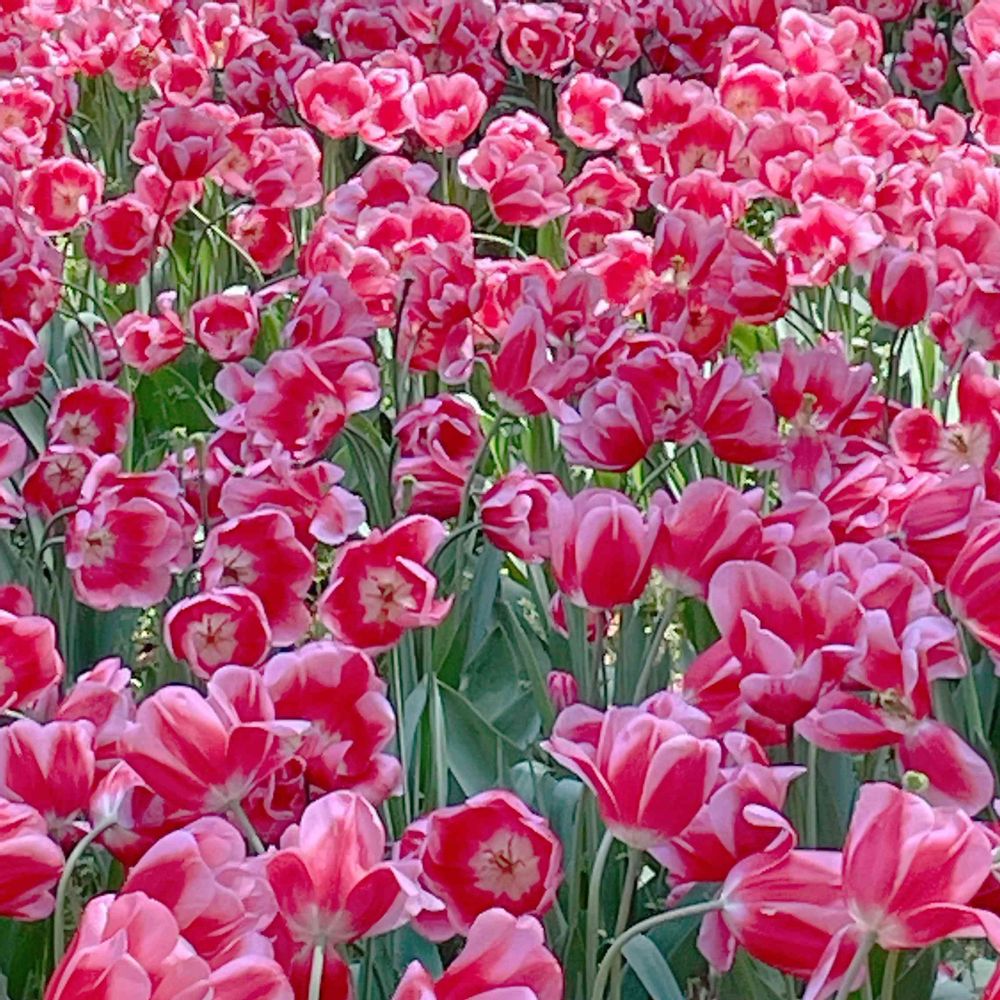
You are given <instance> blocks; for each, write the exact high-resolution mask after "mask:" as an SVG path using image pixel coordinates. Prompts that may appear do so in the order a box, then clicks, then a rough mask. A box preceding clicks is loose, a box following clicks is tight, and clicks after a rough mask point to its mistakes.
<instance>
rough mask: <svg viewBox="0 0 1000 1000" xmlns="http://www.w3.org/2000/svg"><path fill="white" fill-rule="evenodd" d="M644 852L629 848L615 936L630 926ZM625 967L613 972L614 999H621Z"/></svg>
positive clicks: (616, 967) (618, 966)
mask: <svg viewBox="0 0 1000 1000" xmlns="http://www.w3.org/2000/svg"><path fill="white" fill-rule="evenodd" d="M642 854H643V852H642V851H640V850H639V849H638V848H637V847H630V848H629V849H628V864H627V866H626V868H625V884H624V885H623V886H622V898H621V900H620V901H619V903H618V919H617V920H616V921H615V937H616V938H618V937H621V935H622V934H624V933H625V928H626V927H628V920H629V917H630V916H631V915H632V900H633V898H634V897H635V888H636V880H637V879H638V878H639V872H640V871H641V870H642ZM623 978H624V969H623V968H622V965H621V963H618V964H616V965H615V967H614V970H613V971H612V974H611V996H612V998H613V1000H621V995H622V979H623Z"/></svg>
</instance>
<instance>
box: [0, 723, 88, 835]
mask: <svg viewBox="0 0 1000 1000" xmlns="http://www.w3.org/2000/svg"><path fill="white" fill-rule="evenodd" d="M95 779H96V761H95V758H94V727H93V726H92V725H91V724H90V723H88V722H49V723H46V724H45V725H40V724H39V723H37V722H35V721H33V720H31V719H18V720H17V721H16V722H12V723H11V724H10V725H9V726H7V727H6V728H4V729H0V796H3V797H5V798H7V799H9V800H11V801H12V802H24V803H26V804H27V805H29V806H32V807H33V808H35V809H36V810H38V812H39V813H40V814H41V815H42V817H43V818H44V819H45V822H46V823H47V824H48V827H49V830H50V832H51V834H52V836H53V837H54V838H55V839H56V840H59V841H60V842H63V843H66V844H72V843H73V842H74V841H75V840H77V839H78V837H79V833H80V828H81V826H82V827H83V828H84V829H85V828H86V827H85V823H84V822H81V821H85V817H86V813H87V807H88V805H89V804H90V794H91V791H92V790H93V787H94V782H95Z"/></svg>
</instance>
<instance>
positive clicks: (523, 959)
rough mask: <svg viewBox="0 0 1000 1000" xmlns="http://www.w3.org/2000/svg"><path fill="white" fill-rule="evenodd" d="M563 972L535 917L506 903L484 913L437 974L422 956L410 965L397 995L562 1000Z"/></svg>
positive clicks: (433, 999)
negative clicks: (514, 910) (518, 912)
mask: <svg viewBox="0 0 1000 1000" xmlns="http://www.w3.org/2000/svg"><path fill="white" fill-rule="evenodd" d="M562 995H563V974H562V969H561V968H560V967H559V962H558V961H557V960H556V958H555V956H554V955H553V954H552V952H550V951H549V950H548V948H546V947H545V933H544V931H543V930H542V925H541V924H540V923H539V922H538V921H537V920H536V919H535V918H534V917H527V916H522V917H515V916H513V915H512V914H510V913H508V912H507V911H505V910H502V909H493V910H487V911H486V912H485V913H482V914H480V916H478V917H477V918H476V920H475V922H474V923H473V924H472V927H470V928H469V933H468V936H467V938H466V942H465V947H464V948H463V949H462V951H461V952H460V953H459V956H458V958H456V959H455V961H454V962H452V963H451V965H450V966H448V969H447V970H446V971H445V972H444V974H443V975H441V976H439V977H438V978H437V979H436V980H435V979H434V978H433V977H432V976H431V975H430V973H428V972H427V970H426V969H425V968H424V967H423V966H422V965H421V964H420V963H419V962H411V963H410V965H409V966H407V969H406V973H405V974H404V975H403V978H402V980H401V981H400V984H399V986H398V987H397V989H396V992H395V993H394V994H393V1000H490V998H494V997H496V998H500V997H508V996H509V997H510V998H511V1000H514V998H515V997H516V998H517V1000H559V998H560V997H562Z"/></svg>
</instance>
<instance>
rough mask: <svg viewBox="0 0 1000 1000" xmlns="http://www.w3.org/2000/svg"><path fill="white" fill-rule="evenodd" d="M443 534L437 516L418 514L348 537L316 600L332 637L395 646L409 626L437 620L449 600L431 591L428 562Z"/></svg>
mask: <svg viewBox="0 0 1000 1000" xmlns="http://www.w3.org/2000/svg"><path fill="white" fill-rule="evenodd" d="M444 533H445V532H444V527H443V525H442V524H441V523H440V522H439V521H436V520H434V518H431V517H426V516H423V515H419V514H417V515H413V516H411V517H406V518H403V519H402V520H401V521H397V522H396V523H395V524H393V525H392V527H390V528H388V529H387V530H386V531H379V530H375V531H372V533H371V534H370V535H369V536H368V537H367V538H365V539H363V540H361V541H357V542H348V543H347V544H346V545H344V546H343V547H342V548H341V549H340V552H339V553H338V554H337V559H336V561H335V562H334V565H333V570H332V571H331V575H330V585H329V587H327V589H326V590H325V591H324V592H323V594H322V596H321V597H320V599H319V619H320V621H321V622H322V623H323V624H324V625H325V626H326V627H327V628H328V629H329V630H330V631H331V632H332V633H333V635H334V637H335V638H336V639H339V640H340V641H341V642H346V643H350V644H351V645H355V646H359V647H360V648H361V649H365V650H368V651H369V652H378V651H380V650H384V649H388V648H389V647H390V646H393V645H395V643H397V642H398V641H399V639H400V638H401V637H402V635H403V633H404V632H406V631H407V630H408V629H413V628H426V627H428V626H435V625H439V624H440V623H441V622H442V621H443V620H444V618H445V616H446V615H447V614H448V611H449V610H450V608H451V603H452V602H451V599H450V598H449V599H447V600H441V599H439V598H437V597H436V596H435V594H436V591H437V578H436V577H435V576H434V574H433V573H432V572H431V571H430V570H429V569H428V568H427V564H428V562H429V561H430V559H431V557H432V556H433V554H434V552H435V551H436V549H437V548H438V546H439V545H440V544H441V541H442V540H443V538H444ZM359 611H360V615H359V613H358V612H359Z"/></svg>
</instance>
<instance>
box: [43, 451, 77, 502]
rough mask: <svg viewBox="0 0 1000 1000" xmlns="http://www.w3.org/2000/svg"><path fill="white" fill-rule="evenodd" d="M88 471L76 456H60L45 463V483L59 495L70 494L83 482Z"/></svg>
mask: <svg viewBox="0 0 1000 1000" xmlns="http://www.w3.org/2000/svg"><path fill="white" fill-rule="evenodd" d="M85 472H86V470H85V469H84V466H83V462H82V461H80V459H79V457H78V456H76V455H60V456H58V457H56V458H53V459H52V461H50V462H46V463H45V472H44V476H45V481H46V483H48V485H49V487H50V488H51V489H52V490H53V491H54V492H55V493H57V494H62V493H69V492H71V491H72V490H75V489H76V487H77V486H79V485H80V483H81V482H83V477H84V474H85Z"/></svg>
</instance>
